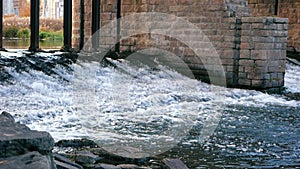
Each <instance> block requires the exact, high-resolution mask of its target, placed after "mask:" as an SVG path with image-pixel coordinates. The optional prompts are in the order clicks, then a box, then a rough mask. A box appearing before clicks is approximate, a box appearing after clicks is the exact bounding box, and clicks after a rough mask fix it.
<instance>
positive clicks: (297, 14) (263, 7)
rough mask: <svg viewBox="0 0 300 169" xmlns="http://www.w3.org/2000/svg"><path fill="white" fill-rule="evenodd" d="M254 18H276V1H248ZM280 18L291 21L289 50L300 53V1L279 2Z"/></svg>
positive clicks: (283, 0) (281, 0)
mask: <svg viewBox="0 0 300 169" xmlns="http://www.w3.org/2000/svg"><path fill="white" fill-rule="evenodd" d="M248 3H249V7H250V9H251V14H252V16H274V0H248ZM278 17H283V18H288V19H289V28H288V32H289V36H288V50H291V51H293V50H296V51H298V52H300V0H279V5H278Z"/></svg>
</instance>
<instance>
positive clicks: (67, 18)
mask: <svg viewBox="0 0 300 169" xmlns="http://www.w3.org/2000/svg"><path fill="white" fill-rule="evenodd" d="M62 50H63V51H66V52H70V51H72V0H64V46H63V47H62Z"/></svg>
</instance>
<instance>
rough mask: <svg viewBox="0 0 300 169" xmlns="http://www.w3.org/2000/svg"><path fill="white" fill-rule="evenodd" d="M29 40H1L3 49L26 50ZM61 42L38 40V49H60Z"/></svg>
mask: <svg viewBox="0 0 300 169" xmlns="http://www.w3.org/2000/svg"><path fill="white" fill-rule="evenodd" d="M29 46H30V39H3V47H4V48H7V49H28V48H29ZM62 46H63V41H62V40H57V39H55V40H51V39H47V40H40V48H42V49H61V47H62Z"/></svg>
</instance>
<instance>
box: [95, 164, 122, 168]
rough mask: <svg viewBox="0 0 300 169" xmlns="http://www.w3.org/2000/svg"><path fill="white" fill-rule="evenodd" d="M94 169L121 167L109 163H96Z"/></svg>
mask: <svg viewBox="0 0 300 169" xmlns="http://www.w3.org/2000/svg"><path fill="white" fill-rule="evenodd" d="M94 169H121V168H120V167H118V166H115V165H111V164H97V165H95V167H94Z"/></svg>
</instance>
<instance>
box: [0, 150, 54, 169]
mask: <svg viewBox="0 0 300 169" xmlns="http://www.w3.org/2000/svg"><path fill="white" fill-rule="evenodd" d="M0 168H1V169H56V166H55V165H54V163H53V160H52V157H51V156H49V155H48V156H43V155H41V154H40V153H39V152H36V151H34V152H29V153H27V154H24V155H21V156H15V157H9V158H5V159H0Z"/></svg>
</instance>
